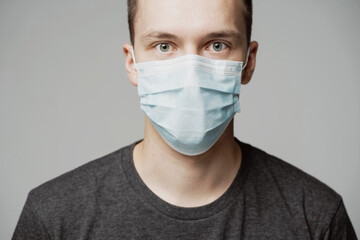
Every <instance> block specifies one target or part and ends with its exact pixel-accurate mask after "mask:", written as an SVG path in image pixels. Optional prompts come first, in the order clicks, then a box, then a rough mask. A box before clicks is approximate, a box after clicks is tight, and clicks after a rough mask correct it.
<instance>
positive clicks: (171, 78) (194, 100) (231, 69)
mask: <svg viewBox="0 0 360 240" xmlns="http://www.w3.org/2000/svg"><path fill="white" fill-rule="evenodd" d="M135 65H136V69H137V72H138V93H139V96H140V98H141V100H140V104H141V109H142V110H143V111H144V112H145V113H146V115H147V116H148V118H149V119H150V121H151V122H152V124H153V125H154V127H155V128H156V130H157V131H158V133H159V134H160V135H161V137H162V138H163V139H164V140H165V142H166V143H167V144H168V145H169V146H170V147H172V148H173V149H175V150H176V151H178V152H180V153H182V154H185V155H198V154H201V153H204V152H206V151H207V150H209V149H210V148H211V147H212V146H213V145H214V144H215V143H216V141H217V140H218V139H219V138H220V136H221V135H222V134H223V132H224V131H225V129H226V127H227V126H228V124H229V123H230V121H231V120H232V118H233V117H234V115H235V113H237V112H240V102H239V94H240V85H241V72H242V69H243V63H242V62H238V61H228V60H213V59H209V58H205V57H201V56H199V55H185V56H181V57H178V58H174V59H170V60H160V61H151V62H141V63H137V64H135Z"/></svg>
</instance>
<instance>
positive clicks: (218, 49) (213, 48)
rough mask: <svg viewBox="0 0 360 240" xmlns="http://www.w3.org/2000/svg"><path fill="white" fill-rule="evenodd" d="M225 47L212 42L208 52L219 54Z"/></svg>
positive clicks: (219, 43) (220, 43)
mask: <svg viewBox="0 0 360 240" xmlns="http://www.w3.org/2000/svg"><path fill="white" fill-rule="evenodd" d="M226 47H227V46H226V45H225V44H224V43H222V42H214V43H212V44H211V45H210V50H211V51H215V52H221V51H222V50H224V49H225V48H226Z"/></svg>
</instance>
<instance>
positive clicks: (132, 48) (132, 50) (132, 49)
mask: <svg viewBox="0 0 360 240" xmlns="http://www.w3.org/2000/svg"><path fill="white" fill-rule="evenodd" d="M131 55H132V58H133V61H134V64H135V65H136V60H135V53H134V47H133V46H131Z"/></svg>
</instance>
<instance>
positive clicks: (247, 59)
mask: <svg viewBox="0 0 360 240" xmlns="http://www.w3.org/2000/svg"><path fill="white" fill-rule="evenodd" d="M249 55H250V47H248V49H247V53H246V61H245V64H244V66H243V67H242V69H245V68H246V65H247V64H248V61H249Z"/></svg>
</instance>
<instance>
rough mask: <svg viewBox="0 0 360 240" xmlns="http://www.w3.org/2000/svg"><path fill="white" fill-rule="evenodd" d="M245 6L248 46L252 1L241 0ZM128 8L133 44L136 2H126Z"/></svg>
mask: <svg viewBox="0 0 360 240" xmlns="http://www.w3.org/2000/svg"><path fill="white" fill-rule="evenodd" d="M242 1H243V3H244V5H245V11H244V12H245V22H246V40H247V42H248V44H249V43H250V40H251V28H252V12H253V11H252V0H242ZM127 6H128V23H129V31H130V40H131V43H132V44H134V34H135V29H134V19H135V15H136V8H137V0H127Z"/></svg>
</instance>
